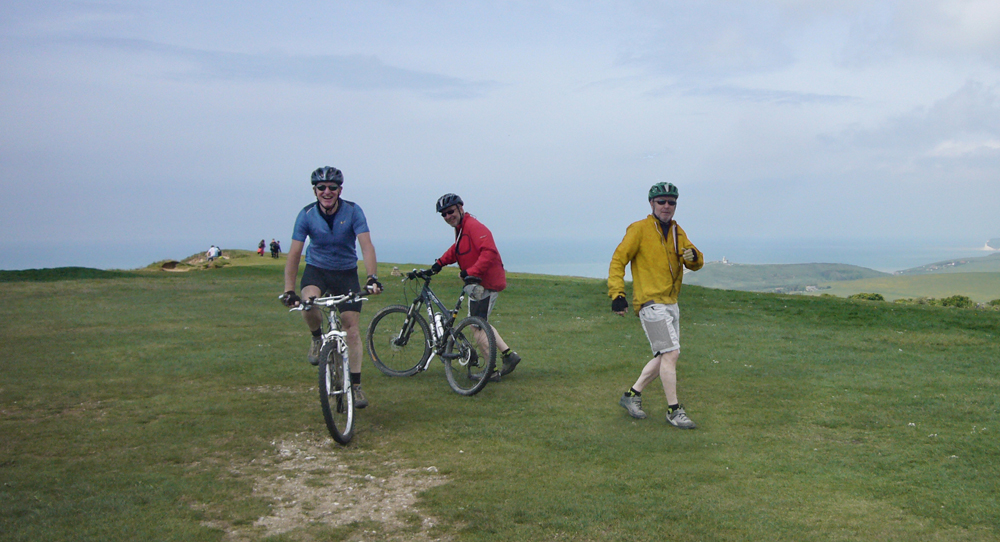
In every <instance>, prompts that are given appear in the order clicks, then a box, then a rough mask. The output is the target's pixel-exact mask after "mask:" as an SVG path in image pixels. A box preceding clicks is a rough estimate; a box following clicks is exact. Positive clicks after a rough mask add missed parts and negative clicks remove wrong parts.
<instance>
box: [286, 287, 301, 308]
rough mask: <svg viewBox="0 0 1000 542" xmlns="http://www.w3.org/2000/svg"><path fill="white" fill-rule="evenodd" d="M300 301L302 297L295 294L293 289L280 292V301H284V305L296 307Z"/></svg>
mask: <svg viewBox="0 0 1000 542" xmlns="http://www.w3.org/2000/svg"><path fill="white" fill-rule="evenodd" d="M301 301H302V299H301V298H299V296H298V295H296V293H295V290H288V291H287V292H285V293H283V294H281V302H282V303H284V304H285V306H286V307H298V306H299V303H300V302H301Z"/></svg>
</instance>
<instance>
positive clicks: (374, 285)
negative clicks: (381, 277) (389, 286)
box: [365, 275, 382, 294]
mask: <svg viewBox="0 0 1000 542" xmlns="http://www.w3.org/2000/svg"><path fill="white" fill-rule="evenodd" d="M365 290H368V291H369V292H371V293H373V294H380V293H382V283H381V282H379V281H378V277H376V276H375V275H368V283H367V284H365Z"/></svg>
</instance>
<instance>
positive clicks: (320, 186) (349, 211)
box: [283, 167, 382, 408]
mask: <svg viewBox="0 0 1000 542" xmlns="http://www.w3.org/2000/svg"><path fill="white" fill-rule="evenodd" d="M343 184H344V175H343V173H341V171H340V170H339V169H337V168H334V167H322V168H319V169H317V170H316V171H314V172H313V174H312V185H313V194H314V195H315V196H316V201H315V202H313V203H310V204H309V205H306V206H305V207H304V208H303V209H302V210H301V211H299V215H298V217H296V219H295V229H294V230H293V232H292V246H291V248H289V249H288V261H287V262H286V263H285V295H284V296H283V297H284V302H285V305H287V306H289V307H295V306H298V305H299V302H300V301H301V299H300V298H299V296H297V295H296V294H295V277H296V276H298V274H299V260H300V259H301V257H302V248H303V246H304V245H305V241H306V238H307V237H308V238H309V248H307V249H306V269H305V271H304V272H303V273H302V283H301V288H302V297H303V298H305V299H309V298H310V297H320V296H322V295H323V294H324V293H329V294H331V295H343V294H347V293H350V292H355V293H357V292H360V291H361V286H360V284H359V282H358V253H357V251H356V250H355V248H354V243H355V241H357V243H358V244H359V245H360V246H361V255H362V257H363V258H364V262H365V271H366V272H367V273H368V282H367V284H366V285H365V288H366V289H367V290H368V291H369V292H371V293H373V294H378V293H381V291H382V284H381V283H379V281H378V276H376V274H375V273H376V271H377V260H376V259H375V247H374V246H373V245H372V240H371V234H370V232H369V230H368V222H367V221H366V220H365V213H364V211H362V210H361V207H360V206H358V205H357V204H356V203H354V202H351V201H347V200H344V199H340V194H341V192H342V189H343ZM337 310H338V311H340V319H341V322H342V323H343V325H344V331H345V332H347V350H348V357H349V358H350V359H349V361H350V365H351V389H352V390H353V392H354V406H355V407H357V408H365V407H366V406H368V399H367V398H366V397H365V395H364V393H363V392H362V391H361V356H362V350H361V332H360V330H359V324H358V322H359V320H360V318H361V302H357V303H346V304H343V305H341V306H339V307H337ZM302 316H303V317H304V318H305V321H306V325H307V326H309V330H310V331H311V332H312V337H313V338H312V344H311V345H310V347H309V355H308V359H309V363H312V364H313V365H317V364H319V351H320V347H321V346H322V339H321V335H322V328H321V326H322V323H323V315H322V314H320V311H316V310H312V311H303V312H302Z"/></svg>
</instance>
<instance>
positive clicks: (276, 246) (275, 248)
mask: <svg viewBox="0 0 1000 542" xmlns="http://www.w3.org/2000/svg"><path fill="white" fill-rule="evenodd" d="M261 242H262V243H263V241H261ZM279 252H281V245H279V244H278V242H277V241H275V240H274V238H273V237H272V238H271V257H272V258H277V257H278V253H279Z"/></svg>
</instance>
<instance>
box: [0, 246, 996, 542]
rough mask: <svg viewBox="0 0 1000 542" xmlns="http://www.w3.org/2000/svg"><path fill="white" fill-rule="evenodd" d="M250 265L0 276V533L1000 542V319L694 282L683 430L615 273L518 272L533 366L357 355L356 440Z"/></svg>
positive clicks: (264, 262) (515, 336) (507, 324)
mask: <svg viewBox="0 0 1000 542" xmlns="http://www.w3.org/2000/svg"><path fill="white" fill-rule="evenodd" d="M254 258H255V257H254ZM254 258H248V259H235V258H234V259H233V260H231V261H232V262H233V264H232V265H227V266H225V267H222V268H210V269H203V268H201V267H197V268H194V269H192V270H191V271H189V272H185V273H178V272H166V271H160V270H159V269H158V268H154V269H150V270H143V271H135V272H126V273H118V274H115V275H114V276H103V275H100V276H97V275H95V276H93V277H76V278H72V277H64V278H62V279H59V280H44V281H43V280H42V277H41V275H39V276H38V277H35V278H32V277H30V276H20V277H19V278H18V279H17V280H11V281H2V282H0V295H2V297H3V299H4V303H3V304H0V360H2V364H3V365H2V367H3V370H2V371H0V413H2V415H0V435H2V438H0V540H4V541H36V540H46V541H62V540H102V541H116V540H121V541H126V540H128V541H131V540H184V541H202V540H205V541H209V540H210V541H219V540H264V539H267V540H273V541H298V540H303V541H304V540H460V541H461V540H474V541H493V540H495V541H499V540H580V541H605V540H608V541H610V540H636V541H660V540H779V541H780V540H789V541H800V540H906V541H910V540H972V541H976V540H984V541H996V540H1000V491H998V489H1000V486H998V482H997V480H998V479H1000V463H998V462H997V460H996V450H997V442H998V441H997V432H998V431H1000V399H998V393H997V391H998V389H997V388H998V385H1000V380H998V377H997V369H996V360H997V359H1000V340H998V336H997V334H998V330H1000V312H995V311H980V310H971V309H956V308H942V307H929V306H910V305H905V306H901V305H897V304H889V303H876V302H863V301H852V300H846V299H838V298H819V297H807V296H791V295H776V294H764V293H753V292H740V291H727V290H717V289H706V288H700V287H697V286H688V287H685V289H684V292H683V293H682V296H681V307H682V314H683V318H682V325H681V327H682V342H683V345H684V348H683V354H682V355H681V362H680V366H679V390H680V393H681V398H682V400H683V402H684V403H685V406H686V407H687V411H688V413H689V414H690V415H691V417H692V419H694V420H695V421H696V422H697V423H698V424H699V428H698V429H697V430H694V431H681V430H678V429H675V428H672V427H669V426H668V425H667V424H666V423H665V422H664V421H663V414H664V410H665V407H666V405H665V404H664V403H665V401H664V398H663V395H662V392H661V391H660V390H659V384H657V383H653V384H652V385H650V387H649V388H647V391H646V393H644V395H643V397H644V408H645V409H646V410H647V412H649V413H650V418H649V419H646V420H633V419H631V418H629V417H628V416H627V415H626V414H625V413H624V411H623V410H622V409H621V408H620V407H619V406H618V405H617V401H618V397H619V396H620V395H621V393H622V391H624V390H625V389H627V387H628V386H629V385H631V384H632V382H633V381H634V379H635V378H636V376H637V375H638V372H639V370H640V369H641V367H642V365H643V364H644V363H645V361H647V360H648V359H649V357H650V353H649V349H648V344H647V343H646V342H645V338H644V336H643V332H642V330H641V327H640V324H639V322H638V319H637V318H636V317H635V316H634V315H631V314H630V315H629V316H627V317H626V318H620V317H617V316H615V315H613V314H612V313H611V312H610V310H609V301H608V299H607V298H606V295H605V290H606V288H605V285H604V283H603V281H600V280H596V279H579V278H561V277H548V276H538V275H524V274H511V275H510V276H509V286H508V290H507V291H505V292H504V293H503V295H501V297H500V300H499V302H498V304H497V308H496V312H495V313H494V316H493V317H491V321H494V323H495V325H496V326H497V327H498V328H499V329H500V330H501V332H503V334H504V336H505V337H506V338H507V340H508V341H509V342H510V343H511V344H512V345H514V347H515V348H516V349H517V350H518V351H519V352H520V354H521V355H522V357H523V358H524V361H523V362H522V364H521V365H520V366H519V367H518V369H517V371H516V372H515V373H513V374H512V375H510V376H509V377H506V378H505V379H504V381H503V382H500V383H497V384H493V383H491V384H490V385H489V386H487V387H486V389H485V390H484V391H483V392H482V393H480V394H479V395H477V396H475V397H471V398H470V397H461V396H458V395H456V394H455V393H453V392H452V391H451V390H450V388H449V387H448V385H447V383H446V382H445V378H444V374H443V373H444V372H443V368H442V367H441V364H440V363H437V362H435V364H434V365H433V366H432V368H431V370H429V371H428V372H427V373H422V374H419V375H416V376H414V377H411V378H389V377H385V376H383V375H381V374H380V373H378V372H377V371H376V370H374V369H373V367H372V366H371V364H370V362H369V361H368V360H367V359H366V360H365V366H364V370H363V375H364V376H363V378H364V386H365V389H366V392H367V394H368V396H369V399H370V400H371V406H369V407H368V408H367V409H365V410H363V411H360V413H359V420H358V421H359V424H358V431H357V434H356V436H355V439H354V441H353V442H352V444H351V445H350V446H348V447H340V446H338V445H336V444H334V443H333V442H332V441H331V440H330V439H329V438H328V437H327V435H326V433H325V427H324V426H323V420H322V416H321V414H320V411H319V405H318V400H317V397H316V383H315V380H316V374H315V370H314V368H313V367H311V366H309V365H308V364H307V363H306V362H305V361H304V359H303V358H304V356H305V350H306V346H307V341H306V333H305V329H304V326H303V324H302V322H301V317H300V315H298V314H290V313H288V312H287V311H286V310H285V309H284V308H283V307H281V306H280V305H279V304H278V303H277V301H276V299H275V298H276V296H277V295H278V294H279V293H280V292H281V289H282V288H281V265H280V262H274V261H269V260H270V258H262V259H259V260H254ZM247 260H249V261H247ZM236 262H242V263H245V265H242V264H241V265H237V264H236ZM400 267H401V268H404V269H406V268H409V267H413V266H408V265H400ZM389 271H390V267H389V266H386V265H383V266H381V269H380V275H381V276H382V277H384V278H383V282H384V283H385V285H386V287H387V291H386V293H384V294H383V295H381V296H373V297H372V299H371V301H370V302H368V303H367V304H366V306H365V308H364V312H363V313H362V321H363V325H367V321H368V319H369V318H371V316H372V315H373V314H374V313H375V311H376V310H377V309H378V308H379V307H381V306H384V305H386V304H391V303H400V302H405V301H408V295H411V294H412V292H410V294H407V293H406V292H405V291H404V285H403V283H401V282H400V280H399V277H391V275H390V272H389ZM43 274H44V273H43ZM52 274H58V273H49V275H52ZM36 279H37V280H36ZM460 285H461V282H460V280H459V279H458V276H457V272H456V270H455V269H453V268H452V269H449V270H446V271H445V272H444V273H443V274H442V275H441V276H438V277H436V278H435V280H434V283H433V287H434V289H435V291H436V292H437V293H438V294H439V295H440V296H441V297H442V298H443V299H445V300H452V299H454V297H455V296H456V295H457V293H458V291H459V288H460Z"/></svg>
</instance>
